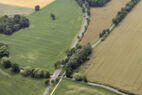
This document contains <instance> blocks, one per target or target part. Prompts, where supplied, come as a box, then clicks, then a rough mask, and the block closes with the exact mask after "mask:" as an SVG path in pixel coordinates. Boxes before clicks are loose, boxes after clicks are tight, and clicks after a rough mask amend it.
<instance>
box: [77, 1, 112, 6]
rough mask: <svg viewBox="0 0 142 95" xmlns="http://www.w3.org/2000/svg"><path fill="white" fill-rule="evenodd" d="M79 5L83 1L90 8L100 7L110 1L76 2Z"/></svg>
mask: <svg viewBox="0 0 142 95" xmlns="http://www.w3.org/2000/svg"><path fill="white" fill-rule="evenodd" d="M76 1H77V2H78V4H79V5H82V4H83V3H84V2H85V1H86V2H88V4H89V6H90V7H102V6H104V5H105V4H106V3H107V2H109V1H110V0H76Z"/></svg>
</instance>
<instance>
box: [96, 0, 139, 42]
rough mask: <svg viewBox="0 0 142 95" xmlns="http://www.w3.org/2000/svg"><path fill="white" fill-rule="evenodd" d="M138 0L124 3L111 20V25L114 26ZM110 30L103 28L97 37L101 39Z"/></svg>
mask: <svg viewBox="0 0 142 95" xmlns="http://www.w3.org/2000/svg"><path fill="white" fill-rule="evenodd" d="M139 1H140V0H131V1H130V2H128V3H127V4H126V5H125V7H124V8H121V11H119V12H118V13H117V15H116V17H115V18H114V19H113V20H112V25H115V26H114V27H116V26H117V25H118V24H119V23H120V22H121V21H122V20H123V19H124V18H125V17H126V16H127V14H128V13H129V12H130V11H131V10H132V9H133V8H134V7H135V5H136V4H137V3H138V2H139ZM111 31H112V30H110V29H105V30H103V31H102V33H100V35H99V37H100V38H102V41H103V40H104V39H105V38H106V37H107V36H108V35H109V34H110V32H111Z"/></svg>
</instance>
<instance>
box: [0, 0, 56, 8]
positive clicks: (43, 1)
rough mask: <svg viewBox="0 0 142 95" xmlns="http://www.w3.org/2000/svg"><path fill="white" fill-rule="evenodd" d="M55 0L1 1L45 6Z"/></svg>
mask: <svg viewBox="0 0 142 95" xmlns="http://www.w3.org/2000/svg"><path fill="white" fill-rule="evenodd" d="M53 1H55V0H0V3H1V4H7V5H12V6H20V7H26V8H34V7H35V6H36V5H40V7H41V8H43V7H44V6H46V5H48V4H50V3H52V2H53Z"/></svg>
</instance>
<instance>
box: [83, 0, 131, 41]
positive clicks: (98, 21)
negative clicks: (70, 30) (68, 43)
mask: <svg viewBox="0 0 142 95" xmlns="http://www.w3.org/2000/svg"><path fill="white" fill-rule="evenodd" d="M129 1H130V0H111V1H110V2H109V3H107V4H106V5H105V6H104V7H99V8H91V16H90V25H89V27H88V29H87V32H86V33H85V35H84V38H83V39H82V41H81V44H87V43H88V42H90V43H94V42H95V41H96V40H97V39H98V38H99V34H100V33H101V32H102V31H103V30H104V29H107V28H109V27H110V25H111V23H112V19H113V18H114V17H115V15H116V14H117V12H118V11H119V10H120V9H121V8H122V7H124V6H125V4H126V3H128V2H129Z"/></svg>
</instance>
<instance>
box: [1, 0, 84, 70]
mask: <svg viewBox="0 0 142 95" xmlns="http://www.w3.org/2000/svg"><path fill="white" fill-rule="evenodd" d="M51 13H53V14H55V16H56V20H54V21H53V20H52V19H51V17H50V14H51ZM28 18H29V19H30V21H31V26H30V27H29V28H27V29H23V30H21V31H19V32H16V33H15V34H13V35H11V36H5V35H0V36H1V37H0V41H1V42H5V43H7V44H8V45H9V46H10V53H11V57H12V61H14V62H16V63H17V64H20V65H22V66H31V67H34V68H35V67H40V68H47V69H48V70H49V71H50V72H53V71H54V63H55V62H56V61H58V60H60V59H61V58H63V57H64V55H65V51H66V50H67V49H68V48H69V47H70V45H71V43H72V40H73V38H74V37H75V35H76V34H77V32H79V30H80V27H81V23H82V12H81V8H80V7H79V6H78V5H77V3H76V2H75V0H56V1H55V2H54V3H52V4H50V5H48V6H47V7H45V8H43V9H41V10H40V11H39V12H36V13H33V14H31V15H30V16H28Z"/></svg>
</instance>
